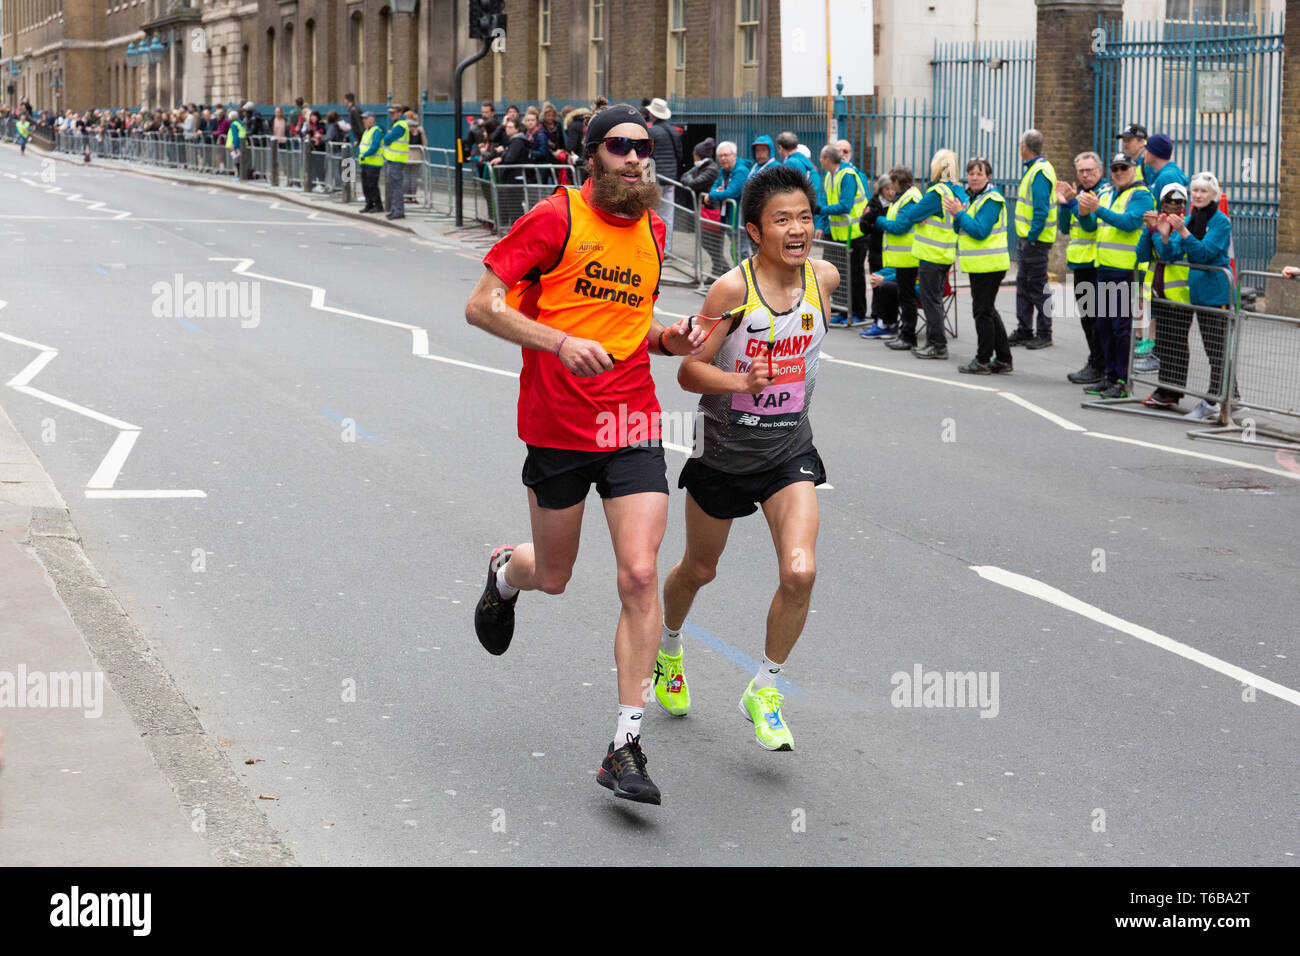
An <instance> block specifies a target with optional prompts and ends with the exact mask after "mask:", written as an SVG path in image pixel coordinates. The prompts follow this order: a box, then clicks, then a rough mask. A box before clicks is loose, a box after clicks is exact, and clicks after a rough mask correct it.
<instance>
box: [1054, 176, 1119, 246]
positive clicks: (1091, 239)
mask: <svg viewBox="0 0 1300 956" xmlns="http://www.w3.org/2000/svg"><path fill="white" fill-rule="evenodd" d="M1110 193H1111V188H1110V183H1102V184H1101V185H1099V186H1098V187H1097V199H1098V200H1100V201H1101V202H1102V203H1103V204H1105V202H1106V197H1107V196H1109V195H1110ZM1082 223H1083V217H1082V216H1080V215H1079V211H1078V210H1077V209H1076V210H1075V212H1074V215H1073V216H1072V217H1071V218H1070V245H1069V246H1068V247H1067V248H1066V250H1065V261H1066V262H1068V263H1070V264H1071V265H1076V266H1095V265H1096V264H1097V230H1096V229H1091V230H1089V229H1084V228H1083V225H1082Z"/></svg>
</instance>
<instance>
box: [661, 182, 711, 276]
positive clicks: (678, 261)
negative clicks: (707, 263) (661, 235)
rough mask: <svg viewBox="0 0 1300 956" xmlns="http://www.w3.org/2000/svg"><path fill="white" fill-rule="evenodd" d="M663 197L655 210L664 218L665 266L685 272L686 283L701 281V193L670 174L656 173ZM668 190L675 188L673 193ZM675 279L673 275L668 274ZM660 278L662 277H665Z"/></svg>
mask: <svg viewBox="0 0 1300 956" xmlns="http://www.w3.org/2000/svg"><path fill="white" fill-rule="evenodd" d="M655 179H656V181H657V182H658V183H659V188H660V190H662V191H663V199H662V200H661V201H660V203H659V208H658V209H657V210H656V212H658V213H659V218H660V219H662V220H663V221H664V226H665V227H666V231H665V241H664V266H665V267H666V268H671V269H674V270H675V271H677V272H683V273H685V274H686V278H685V280H684V282H685V283H688V284H694V285H698V284H699V282H700V252H701V251H702V250H701V242H700V222H699V196H698V195H697V194H696V193H695V191H694V190H693V189H689V188H688V187H686V186H683V185H682V184H681V183H680V182H678V181H677V180H675V179H669V178H668V177H667V176H656V177H655ZM669 190H671V191H672V193H671V197H670V196H669ZM665 280H666V281H668V282H670V283H675V282H676V281H677V280H674V279H673V278H672V277H671V276H668V277H665ZM665 280H661V281H665Z"/></svg>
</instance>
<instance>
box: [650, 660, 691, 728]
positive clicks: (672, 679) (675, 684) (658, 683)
mask: <svg viewBox="0 0 1300 956" xmlns="http://www.w3.org/2000/svg"><path fill="white" fill-rule="evenodd" d="M684 653H685V651H682V652H679V653H678V654H677V656H676V657H673V656H671V655H669V654H665V653H664V652H663V650H662V649H661V650H660V651H659V658H658V660H656V661H655V699H656V700H658V701H659V706H660V707H662V708H663V709H664V710H666V711H668V713H670V714H672V715H673V716H674V717H685V716H686V715H687V714H688V713H689V712H690V709H691V692H690V690H689V688H687V686H686V674H685V673H684V672H683V671H682V655H683V654H684Z"/></svg>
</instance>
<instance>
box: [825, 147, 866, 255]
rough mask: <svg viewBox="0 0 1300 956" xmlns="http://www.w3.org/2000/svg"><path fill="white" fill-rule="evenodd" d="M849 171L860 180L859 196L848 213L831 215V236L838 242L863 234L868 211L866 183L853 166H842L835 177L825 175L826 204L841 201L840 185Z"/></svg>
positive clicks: (830, 204) (828, 174)
mask: <svg viewBox="0 0 1300 956" xmlns="http://www.w3.org/2000/svg"><path fill="white" fill-rule="evenodd" d="M849 173H852V174H853V178H854V179H856V180H857V181H858V192H857V196H856V197H855V198H854V200H853V208H852V209H851V210H849V212H848V214H847V215H846V214H844V213H835V214H833V215H832V216H831V217H830V220H831V238H832V239H834V240H835V241H836V242H843V241H844V240H845V239H850V240H852V239H857V238H858V237H859V236H861V235H862V214H863V213H864V212H866V211H867V203H868V202H869V201H870V197H868V196H867V187H866V184H865V183H863V182H862V177H861V176H859V175H858V171H857V170H856V169H854V168H852V167H851V166H840V168H839V169H838V170H836V171H835V175H834V177H832V176H831V174H830V173H827V174H826V175H825V177H824V179H825V186H826V204H827V205H828V206H834V205H835V204H836V203H838V202H839V201H840V187H841V186H842V184H843V182H844V177H845V176H846V175H848V174H849Z"/></svg>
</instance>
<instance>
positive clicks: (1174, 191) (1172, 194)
mask: <svg viewBox="0 0 1300 956" xmlns="http://www.w3.org/2000/svg"><path fill="white" fill-rule="evenodd" d="M1170 199H1181V200H1183V201H1184V202H1186V201H1187V190H1186V189H1184V188H1183V184H1182V183H1165V188H1164V189H1162V190H1160V201H1161V202H1168V201H1169V200H1170Z"/></svg>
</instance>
